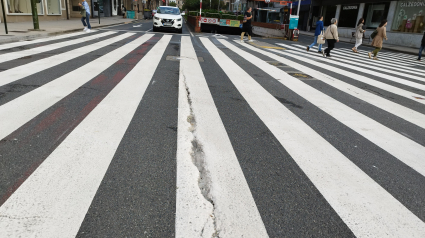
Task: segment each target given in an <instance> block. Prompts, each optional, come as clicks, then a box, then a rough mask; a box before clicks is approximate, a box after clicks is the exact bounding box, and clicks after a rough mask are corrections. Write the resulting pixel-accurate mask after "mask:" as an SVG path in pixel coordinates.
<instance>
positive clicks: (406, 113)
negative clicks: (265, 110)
mask: <svg viewBox="0 0 425 238" xmlns="http://www.w3.org/2000/svg"><path fill="white" fill-rule="evenodd" d="M220 42H221V43H222V44H223V45H225V46H226V47H228V48H231V47H232V46H233V45H232V44H230V43H229V42H227V41H220ZM243 46H246V45H243ZM233 47H234V46H233ZM231 49H233V48H231ZM249 49H250V50H254V51H256V52H258V53H262V54H264V55H266V56H268V57H270V58H272V59H274V60H277V61H278V62H281V63H283V64H285V65H288V66H290V67H291V68H294V69H296V70H298V71H301V72H303V73H305V74H308V75H314V78H316V79H318V80H320V81H322V82H324V83H326V84H329V85H330V86H332V87H334V88H336V89H338V90H340V91H343V92H345V93H347V94H349V95H351V96H353V97H356V98H358V99H360V100H363V101H365V102H367V103H369V104H372V105H374V106H375V107H378V108H381V109H382V110H385V111H387V112H389V113H391V114H394V115H395V116H398V117H400V118H402V119H404V120H406V121H408V122H410V123H413V124H415V125H417V126H419V127H422V128H424V129H425V115H424V114H422V113H419V112H417V111H414V110H412V109H410V108H407V107H404V106H402V105H400V104H397V103H395V102H392V101H390V100H387V99H385V98H382V97H380V96H378V95H375V94H373V93H369V92H367V91H365V90H363V89H360V88H358V87H355V86H353V85H351V84H348V83H346V82H344V81H341V80H338V79H337V78H334V77H331V76H329V75H326V74H324V73H322V72H320V71H317V70H314V69H312V68H309V67H307V66H304V65H301V64H298V63H295V62H294V61H292V60H288V59H286V58H283V57H280V56H277V55H275V54H272V53H270V52H267V51H263V50H260V49H255V48H251V47H250V48H249ZM279 72H280V73H282V72H281V71H279Z"/></svg>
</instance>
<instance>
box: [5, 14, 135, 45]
mask: <svg viewBox="0 0 425 238" xmlns="http://www.w3.org/2000/svg"><path fill="white" fill-rule="evenodd" d="M134 20H135V19H127V18H122V16H116V17H104V18H100V24H99V19H97V18H96V19H94V18H93V19H90V25H91V26H92V29H94V28H99V27H105V26H111V25H118V24H126V23H131V22H133V21H134ZM7 28H8V31H9V34H7V35H6V32H5V29H4V24H3V22H2V23H0V44H4V43H10V42H15V41H21V40H32V39H35V38H44V37H49V36H54V35H59V34H64V33H69V32H75V31H82V30H83V28H84V27H83V24H82V23H81V20H80V18H71V19H69V20H59V21H42V22H40V29H41V30H43V31H30V30H29V29H33V23H32V22H16V23H15V22H14V23H7Z"/></svg>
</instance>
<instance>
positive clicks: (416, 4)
mask: <svg viewBox="0 0 425 238" xmlns="http://www.w3.org/2000/svg"><path fill="white" fill-rule="evenodd" d="M400 6H401V7H425V2H401V3H400Z"/></svg>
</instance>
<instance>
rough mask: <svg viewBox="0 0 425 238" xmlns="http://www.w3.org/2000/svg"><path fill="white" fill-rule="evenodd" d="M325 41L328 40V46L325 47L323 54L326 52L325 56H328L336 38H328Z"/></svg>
mask: <svg viewBox="0 0 425 238" xmlns="http://www.w3.org/2000/svg"><path fill="white" fill-rule="evenodd" d="M326 41H327V42H328V48H326V49H325V54H326V56H330V55H331V50H333V48H334V47H335V43H336V40H335V39H329V40H326Z"/></svg>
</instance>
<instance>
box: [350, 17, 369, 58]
mask: <svg viewBox="0 0 425 238" xmlns="http://www.w3.org/2000/svg"><path fill="white" fill-rule="evenodd" d="M363 24H364V18H360V20H359V23H357V28H356V33H355V37H356V44H355V45H354V47H353V48H352V49H351V50H352V51H353V52H354V53H359V52H358V51H357V48H358V47H359V46H360V45H361V44H362V41H363V34H364V32H365V31H366V30H363Z"/></svg>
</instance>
